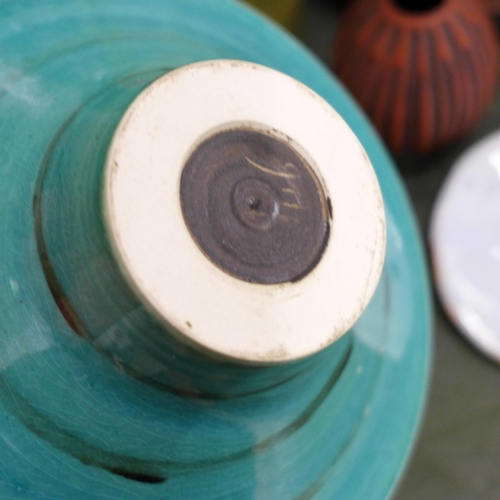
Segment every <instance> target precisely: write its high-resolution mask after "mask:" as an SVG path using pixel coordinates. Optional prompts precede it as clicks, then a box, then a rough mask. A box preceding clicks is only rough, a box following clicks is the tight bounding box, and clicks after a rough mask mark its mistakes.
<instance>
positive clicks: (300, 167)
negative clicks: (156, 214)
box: [180, 126, 330, 284]
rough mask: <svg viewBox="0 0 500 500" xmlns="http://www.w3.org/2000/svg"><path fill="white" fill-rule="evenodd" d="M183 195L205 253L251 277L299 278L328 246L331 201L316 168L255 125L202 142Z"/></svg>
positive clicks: (187, 170) (185, 176)
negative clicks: (316, 173) (324, 190)
mask: <svg viewBox="0 0 500 500" xmlns="http://www.w3.org/2000/svg"><path fill="white" fill-rule="evenodd" d="M180 194H181V205H182V212H183V214H184V219H185V222H186V225H187V227H188V229H189V231H190V233H191V236H192V237H193V239H194V241H195V242H196V244H197V245H198V247H199V248H200V249H201V251H202V252H203V253H204V254H205V255H206V256H207V257H208V258H209V259H210V260H211V261H212V263H214V264H215V265H216V266H217V267H219V268H220V269H222V270H223V271H225V272H226V273H228V274H230V275H231V276H233V277H236V278H239V279H242V280H244V281H247V282H251V283H259V284H277V283H285V282H290V281H291V282H293V281H298V280H299V279H301V278H303V277H304V276H306V275H307V274H308V273H309V272H310V271H311V270H312V269H313V268H314V267H315V266H316V265H317V263H318V262H319V261H320V259H321V256H322V255H323V252H324V250H325V248H326V245H327V243H328V237H329V233H330V225H329V224H330V223H329V215H328V212H329V211H328V203H327V200H326V196H325V194H324V192H323V189H322V186H321V184H320V182H319V180H318V178H317V177H316V175H315V173H314V171H313V169H312V168H311V166H310V165H309V164H308V163H307V161H306V160H305V159H304V158H303V157H302V156H301V155H300V154H299V153H298V152H297V151H296V150H295V149H294V148H293V147H292V146H291V145H290V144H289V143H288V142H286V141H285V140H282V139H281V138H278V137H276V136H274V135H271V134H269V133H265V132H263V131H260V130H257V129H255V128H251V127H248V126H239V127H235V128H231V129H227V130H223V131H219V132H216V133H215V134H213V135H211V136H210V137H209V138H207V139H205V140H204V141H203V142H202V143H201V144H199V145H198V146H197V147H196V149H195V150H194V151H193V153H192V154H191V155H190V157H189V158H188V160H187V162H186V164H185V166H184V170H183V172H182V177H181V185H180Z"/></svg>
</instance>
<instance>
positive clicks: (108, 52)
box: [0, 0, 430, 500]
mask: <svg viewBox="0 0 500 500" xmlns="http://www.w3.org/2000/svg"><path fill="white" fill-rule="evenodd" d="M214 58H217V59H220V58H229V59H243V60H248V61H253V62H257V63H259V64H263V65H266V66H270V67H272V68H275V69H277V70H279V71H282V72H284V73H287V74H289V75H291V76H293V77H294V78H296V79H298V80H300V81H302V82H303V83H305V84H306V85H308V86H309V87H311V88H312V89H313V90H315V91H316V92H317V93H319V94H320V95H321V96H323V97H324V98H325V99H326V100H327V101H328V102H330V104H331V105H332V106H333V107H334V108H335V109H336V110H337V111H338V112H339V113H340V114H341V115H342V116H343V117H344V119H345V120H346V121H347V122H348V124H349V125H350V126H351V128H352V129H353V130H354V132H355V133H356V135H357V136H358V138H359V139H360V141H361V142H362V143H363V145H364V147H365V149H366V151H367V153H368V155H369V156H370V159H371V161H372V163H373V165H374V168H375V170H376V173H377V175H378V179H379V182H380V184H381V188H382V192H383V195H384V199H385V203H386V214H387V223H388V246H387V257H386V264H385V267H384V271H383V276H382V279H381V281H380V284H379V287H378V289H377V292H376V294H375V296H374V298H373V300H372V302H371V303H370V305H369V307H368V309H367V310H366V312H365V313H364V315H363V316H362V318H361V319H360V320H359V321H358V323H357V324H356V325H355V326H354V328H353V329H352V331H351V332H349V333H348V334H346V335H345V336H344V337H343V338H342V339H341V340H340V341H338V342H336V343H335V344H334V345H332V346H331V347H329V348H327V349H326V350H324V351H322V352H321V353H319V354H317V355H315V356H313V357H310V358H308V359H305V360H302V361H298V362H294V363H291V364H286V365H283V366H277V367H276V366H275V367H270V368H259V369H257V368H248V367H247V368H245V367H238V366H232V365H228V364H218V363H215V362H213V361H210V360H208V359H206V358H205V357H203V356H202V355H200V354H198V353H196V352H194V351H192V350H191V349H189V348H186V347H184V346H182V345H180V344H178V343H177V342H175V341H173V340H169V341H168V342H165V336H164V335H162V334H163V333H164V332H163V330H162V329H161V327H160V326H159V325H157V324H156V322H155V321H154V320H153V319H152V318H151V317H150V316H149V315H148V314H147V313H146V311H144V310H143V308H142V307H141V305H140V304H139V303H138V302H137V300H136V299H135V298H134V297H133V295H132V294H131V293H130V292H128V291H127V288H126V286H125V285H124V283H123V281H122V279H121V277H120V274H119V272H118V270H117V269H116V266H115V264H114V262H113V259H112V258H111V254H110V252H109V249H108V245H107V240H106V238H105V235H104V231H103V225H102V221H101V218H100V206H99V198H100V180H101V172H102V167H103V161H104V158H105V155H106V151H107V147H108V145H109V141H110V138H111V135H112V133H113V131H114V128H115V126H116V124H117V123H118V121H119V120H120V117H121V116H122V114H123V112H124V111H125V109H126V108H127V106H128V105H129V104H130V103H131V101H132V100H133V99H134V98H135V97H136V96H137V95H138V93H139V92H141V90H143V89H144V88H145V86H147V85H148V84H149V83H151V82H152V81H153V80H155V79H156V78H158V77H159V76H160V75H162V74H164V73H165V72H167V71H169V70H170V69H172V68H176V67H178V66H181V65H184V64H188V63H191V62H195V61H201V60H206V59H214ZM200 84H202V82H200ZM0 117H1V120H0V158H1V159H2V161H1V163H0V234H1V235H2V238H1V239H0V335H1V336H0V339H1V340H0V347H1V349H0V443H1V444H0V449H1V453H0V498H2V499H6V500H7V499H21V498H27V499H30V500H31V499H47V500H59V499H61V500H63V499H64V500H66V499H68V498H72V499H75V500H79V499H89V500H90V499H117V500H129V499H137V500H139V499H140V500H145V499H147V500H149V499H151V500H152V499H158V500H160V499H162V500H163V499H166V498H175V499H183V498H186V499H216V498H227V499H280V500H281V499H301V500H305V499H309V498H318V499H320V498H323V499H332V498H339V499H360V500H361V499H362V500H366V499H385V498H387V497H388V496H389V495H390V493H391V491H392V490H393V488H394V485H395V484H396V481H397V479H398V477H399V476H400V473H401V470H402V468H403V466H404V464H405V462H406V460H407V457H408V453H409V450H410V448H411V443H412V441H413V439H414V436H415V432H416V429H417V427H418V422H419V418H420V415H421V411H422V405H423V400H424V397H425V390H426V385H427V375H428V370H429V359H430V330H429V329H430V305H429V304H430V303H429V294H428V282H427V273H426V269H425V265H424V261H423V255H422V250H421V246H420V242H419V240H418V236H417V233H416V229H415V223H414V220H413V216H412V214H411V211H410V209H409V205H408V202H407V199H406V196H405V194H404V192H403V189H402V186H401V184H400V181H399V179H398V177H397V175H396V174H395V171H394V169H393V167H392V164H391V161H390V159H389V157H388V156H387V153H386V151H385V149H384V148H383V147H382V145H381V144H380V142H379V140H378V139H377V137H376V136H375V134H374V132H373V130H372V129H371V127H370V126H369V124H368V123H367V121H366V119H365V118H364V117H363V115H362V114H361V113H360V112H359V110H358V109H357V107H356V106H355V105H354V104H353V102H352V101H351V99H350V98H349V97H348V96H347V94H346V93H345V91H344V90H343V89H342V88H341V87H340V86H339V85H338V83H336V82H335V81H334V80H333V79H332V77H331V75H330V74H329V73H328V71H327V70H326V69H325V68H324V67H323V66H322V65H321V64H320V63H318V62H317V61H316V60H315V59H314V58H313V57H312V56H311V55H310V54H309V53H308V52H306V51H305V50H304V49H303V48H302V47H301V46H300V45H298V44H297V43H296V42H295V41H293V40H292V39H291V38H290V37H288V36H287V35H285V34H284V33H283V32H281V31H280V30H279V29H278V28H276V27H274V26H272V25H270V24H269V23H268V22H266V21H265V20H263V19H262V18H261V17H259V16H258V15H257V14H255V13H254V12H253V11H251V10H249V9H247V8H244V7H243V6H241V5H237V4H234V3H233V2H229V1H224V0H219V1H216V0H212V1H211V2H207V1H206V0H182V1H180V0H145V1H142V2H135V1H132V0H122V1H120V2H118V1H110V0H100V1H94V0H80V1H73V2H70V1H63V0H54V1H52V2H50V3H42V2H36V1H34V0H29V1H23V2H13V1H5V0H4V1H2V0H0ZM346 168H347V167H346ZM146 331H147V338H148V340H149V341H150V343H149V344H148V343H146V342H143V343H142V346H143V348H142V349H141V350H140V351H139V352H138V351H137V345H138V342H137V341H136V340H137V339H136V337H137V336H141V335H144V332H146ZM117 332H118V333H119V335H117ZM118 340H121V342H118ZM132 346H133V347H132Z"/></svg>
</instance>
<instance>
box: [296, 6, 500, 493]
mask: <svg viewBox="0 0 500 500" xmlns="http://www.w3.org/2000/svg"><path fill="white" fill-rule="evenodd" d="M332 4H333V2H332V1H330V2H329V1H328V0H308V1H306V7H305V11H304V16H305V17H304V26H303V38H304V41H305V42H306V44H307V45H308V46H309V47H310V48H311V49H312V50H313V51H314V52H315V53H316V54H317V55H318V56H319V57H320V58H321V59H323V61H325V62H328V61H329V59H330V54H331V45H332V40H333V39H334V35H335V30H336V28H337V25H338V22H339V17H340V16H339V10H338V9H336V8H335V7H333V6H332ZM497 128H500V92H499V98H497V100H496V102H495V105H494V106H493V108H492V110H491V111H490V113H489V114H488V115H487V117H486V118H485V119H484V120H483V121H482V122H481V124H480V125H479V127H478V128H477V129H476V130H475V131H474V132H473V133H472V134H470V135H469V136H468V137H467V138H466V139H465V140H462V141H460V142H459V143H456V144H454V145H453V146H451V147H449V148H447V149H446V150H444V151H441V152H440V153H439V154H435V155H433V156H431V157H427V158H415V157H408V156H407V157H399V158H396V162H397V164H398V167H399V168H400V170H401V172H402V173H403V178H404V181H405V183H406V186H407V188H408V190H409V194H410V197H411V199H412V201H413V205H414V207H415V211H416V214H417V217H418V219H419V222H420V227H421V230H422V234H423V235H426V234H427V227H428V223H429V218H430V214H431V210H432V206H433V203H434V200H435V198H436V196H437V193H438V190H439V188H440V186H441V184H442V182H443V180H444V179H445V177H446V175H447V173H448V171H449V170H450V168H451V166H452V164H453V162H454V161H455V160H456V158H457V157H458V156H459V155H460V154H461V153H462V152H463V151H464V150H465V149H466V148H467V147H468V146H469V145H470V144H471V143H473V142H475V141H476V140H478V139H480V138H481V137H483V136H485V135H486V134H488V133H489V132H491V131H493V130H495V129H497ZM499 202H500V201H499ZM499 230H500V228H499ZM416 499H419V500H421V499H426V500H427V499H429V500H471V499H474V500H476V499H480V500H490V499H491V500H498V499H500V366H498V365H495V364H494V363H493V362H490V361H489V360H487V359H486V358H485V357H483V356H482V355H481V354H479V353H478V352H477V351H476V350H475V349H474V348H473V347H471V346H470V345H469V344H468V343H467V342H466V341H465V340H464V339H463V338H462V336H461V335H460V334H459V333H458V332H457V330H456V329H455V328H454V326H453V325H452V324H451V323H450V322H449V320H448V319H447V317H446V316H445V315H444V313H443V311H442V309H441V307H440V305H439V303H438V302H437V301H435V355H434V370H433V375H432V384H431V391H430V396H429V403H428V407H427V413H426V416H425V419H424V423H423V428H422V431H421V433H420V436H419V439H418V441H417V445H416V449H415V453H414V454H413V457H412V460H411V462H410V465H409V468H408V470H407V473H406V476H405V477H404V479H403V481H402V483H401V485H400V488H399V490H398V492H397V493H396V496H395V500H416ZM342 500H344V499H342ZM345 500H348V499H345Z"/></svg>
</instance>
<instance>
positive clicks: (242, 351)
mask: <svg viewBox="0 0 500 500" xmlns="http://www.w3.org/2000/svg"><path fill="white" fill-rule="evenodd" d="M232 123H246V124H255V126H256V127H262V128H265V129H276V130H277V131H278V132H279V133H280V134H283V135H284V136H288V137H290V138H291V139H292V140H293V142H294V144H295V145H298V146H297V147H299V148H300V151H301V152H302V154H303V155H304V156H305V157H306V158H307V159H309V160H310V161H311V164H312V165H313V167H314V168H316V169H317V174H318V177H319V178H320V179H321V180H322V182H323V184H324V188H325V192H326V193H327V196H328V197H329V198H330V199H331V203H332V208H333V222H332V232H331V236H330V242H329V244H328V247H327V249H326V251H325V253H324V255H323V258H322V259H321V261H320V263H319V264H318V265H317V266H316V267H315V268H314V270H313V271H312V272H311V273H310V274H309V275H307V276H306V277H305V278H304V279H303V280H301V281H299V282H297V283H294V284H292V283H287V284H280V285H255V284H250V283H246V282H243V281H241V280H238V279H236V278H233V277H231V276H229V275H228V274H226V273H224V272H223V271H221V270H220V269H218V268H217V267H216V266H215V265H213V264H212V263H211V262H210V261H209V260H208V259H207V258H206V257H205V255H204V254H203V253H202V252H201V251H200V250H199V248H198V246H197V245H196V243H195V242H194V241H193V239H192V237H191V235H190V233H189V231H188V229H187V228H186V225H185V222H184V218H183V214H182V211H181V205H180V196H179V186H180V176H181V172H182V169H183V166H184V163H185V161H186V160H187V157H188V156H189V154H190V153H191V152H192V150H193V148H194V147H195V146H196V145H197V144H198V143H199V142H200V140H201V139H203V138H204V137H206V136H207V135H208V134H210V133H211V132H213V131H214V130H216V129H219V128H223V127H227V126H228V125H229V124H232ZM104 207H105V216H106V220H107V224H108V230H109V234H110V238H111V241H112V244H113V247H114V249H115V251H116V256H117V259H118V261H119V263H120V266H121V268H122V270H123V272H124V274H125V276H126V277H127V279H128V281H129V283H130V284H131V286H132V287H133V288H134V290H135V291H136V292H137V294H138V295H139V297H140V298H141V299H142V300H143V301H144V303H145V304H146V305H147V307H149V308H150V309H151V310H152V311H153V312H154V314H156V315H157V317H158V318H160V319H161V320H162V321H163V322H164V323H165V324H166V325H167V326H168V327H170V328H171V329H172V331H173V332H174V333H175V334H177V335H178V336H179V337H180V338H181V339H183V340H185V341H186V342H189V343H190V344H194V345H196V346H198V347H199V348H201V349H203V350H207V351H209V352H212V353H214V354H217V355H220V356H223V357H229V358H233V359H235V360H239V361H243V362H256V363H259V362H266V363H269V362H281V361H286V360H292V359H296V358H300V357H303V356H306V355H308V354H312V353H314V352H316V351H318V350H320V349H321V348H323V347H325V346H327V345H328V344H330V343H331V342H333V341H334V340H336V339H337V338H339V337H340V336H341V335H342V334H343V333H344V332H345V331H346V330H348V329H349V328H350V327H351V326H352V324H353V323H354V322H355V321H356V319H357V318H358V317H359V316H360V314H361V312H362V311H363V310H364V308H365V307H366V305H367V303H368V301H369V300H370V298H371V296H372V294H373V292H374V290H375V287H376V284H377V282H378V279H379V276H380V273H381V269H382V264H383V258H384V251H385V219H384V209H383V203H382V198H381V194H380V190H379V186H378V183H377V180H376V177H375V174H374V172H373V169H372V167H371V164H370V161H369V159H368V157H367V155H366V153H365V152H364V150H363V148H362V146H361V145H360V143H359V141H358V140H357V138H356V137H355V136H354V134H353V133H352V131H351V130H350V129H349V127H348V126H347V125H346V123H345V122H344V121H343V120H342V118H341V117H340V116H339V115H338V114H337V113H336V112H335V111H334V110H333V109H332V108H331V107H330V106H329V105H328V104H327V103H326V102H325V101H324V100H323V99H322V98H320V97H319V96H318V95H316V94H315V93H313V92H312V91H311V90H310V89H308V88H307V87H305V86H303V85H302V84H300V83H298V82H297V81H295V80H293V79H292V78H290V77H288V76H285V75H283V74H281V73H278V72H276V71H274V70H271V69H269V68H265V67H262V66H257V65H255V64H250V63H246V62H240V61H209V62H204V63H199V64H194V65H190V66H185V67H182V68H180V69H178V70H176V71H173V72H171V73H168V74H167V75H165V76H164V77H162V78H160V79H159V80H157V81H156V82H154V83H153V84H152V85H151V86H150V87H149V88H147V89H146V90H145V91H144V92H143V93H142V94H141V95H140V96H139V97H138V98H137V99H136V100H135V102H134V103H133V104H132V105H131V107H130V108H129V110H128V111H127V113H126V114H125V116H124V118H123V119H122V121H121V123H120V125H119V127H118V129H117V131H116V133H115V136H114V139H113V142H112V145H111V148H110V151H109V156H108V161H107V166H106V174H105V189H104Z"/></svg>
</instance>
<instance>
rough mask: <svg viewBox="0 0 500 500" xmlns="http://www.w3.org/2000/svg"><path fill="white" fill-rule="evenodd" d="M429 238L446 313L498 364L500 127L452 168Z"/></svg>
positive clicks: (440, 196)
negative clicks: (499, 129)
mask: <svg viewBox="0 0 500 500" xmlns="http://www.w3.org/2000/svg"><path fill="white" fill-rule="evenodd" d="M429 238H430V245H431V250H432V256H433V267H434V276H435V280H436V284H437V289H438V292H439V295H440V298H441V301H442V303H443V305H444V307H445V309H446V311H447V313H448V315H449V316H450V318H451V319H452V321H453V322H454V323H455V324H456V325H457V326H458V328H459V329H460V331H461V332H462V333H463V334H464V335H465V336H466V337H467V338H468V339H469V340H470V341H471V342H472V343H473V344H474V345H475V346H476V347H477V348H479V349H480V350H481V351H482V352H484V353H485V354H486V355H488V356H490V357H491V358H493V359H494V360H496V361H498V362H500V131H497V132H495V133H493V134H491V135H490V136H488V137H486V138H485V139H483V140H481V141H479V142H478V143H477V144H475V145H474V146H472V147H471V148H470V149H468V150H467V151H466V152H465V153H464V154H463V155H462V156H461V157H460V158H459V159H458V161H457V162H456V164H455V165H454V166H453V168H452V170H451V173H450V174H449V176H448V178H447V180H446V182H445V184H444V186H443V187H442V189H441V192H440V193H439V196H438V200H437V202H436V205H435V208H434V212H433V215H432V219H431V225H430V234H429Z"/></svg>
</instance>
